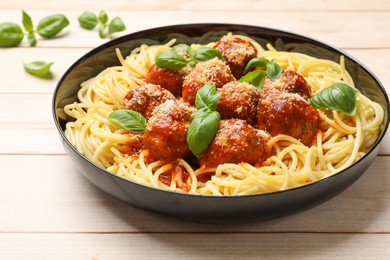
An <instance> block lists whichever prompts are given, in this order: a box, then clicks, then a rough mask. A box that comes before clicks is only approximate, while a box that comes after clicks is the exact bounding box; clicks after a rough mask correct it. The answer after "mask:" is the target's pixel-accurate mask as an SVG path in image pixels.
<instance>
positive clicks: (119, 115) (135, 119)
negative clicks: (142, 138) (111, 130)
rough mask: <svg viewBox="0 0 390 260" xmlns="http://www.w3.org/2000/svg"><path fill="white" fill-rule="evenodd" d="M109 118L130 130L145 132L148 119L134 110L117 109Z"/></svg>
mask: <svg viewBox="0 0 390 260" xmlns="http://www.w3.org/2000/svg"><path fill="white" fill-rule="evenodd" d="M107 119H108V120H111V121H114V122H116V123H117V124H119V125H120V126H121V127H123V128H124V129H126V130H127V131H129V132H134V133H143V132H145V129H146V123H147V121H146V119H145V117H143V115H141V114H140V113H138V112H137V111H134V110H127V109H119V110H115V111H114V112H112V113H111V114H110V115H109V116H108V117H107Z"/></svg>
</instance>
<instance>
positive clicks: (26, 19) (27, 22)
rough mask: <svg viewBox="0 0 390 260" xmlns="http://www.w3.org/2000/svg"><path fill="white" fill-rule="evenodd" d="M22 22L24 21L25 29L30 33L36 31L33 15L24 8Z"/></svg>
mask: <svg viewBox="0 0 390 260" xmlns="http://www.w3.org/2000/svg"><path fill="white" fill-rule="evenodd" d="M22 23H23V27H24V29H25V30H26V31H27V32H28V33H32V32H34V26H33V23H32V20H31V17H30V16H29V15H28V14H27V13H26V12H25V11H23V10H22Z"/></svg>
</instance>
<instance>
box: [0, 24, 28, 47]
mask: <svg viewBox="0 0 390 260" xmlns="http://www.w3.org/2000/svg"><path fill="white" fill-rule="evenodd" d="M23 38H24V33H23V30H22V28H21V27H20V26H19V25H18V24H16V23H9V22H7V23H1V24H0V47H15V46H18V45H19V44H20V43H21V42H22V40H23Z"/></svg>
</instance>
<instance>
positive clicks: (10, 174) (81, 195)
mask: <svg viewBox="0 0 390 260" xmlns="http://www.w3.org/2000/svg"><path fill="white" fill-rule="evenodd" d="M389 165H390V157H387V156H385V157H378V158H376V160H375V161H374V163H373V164H372V166H371V167H370V168H369V169H368V171H367V172H366V173H365V174H364V175H363V176H362V177H361V178H360V179H359V180H358V181H357V182H356V183H354V184H353V185H352V186H351V187H350V188H349V189H347V190H346V191H345V192H343V193H342V194H340V195H339V196H337V197H335V198H333V199H332V200H330V201H328V202H326V203H325V204H322V205H320V206H318V207H316V208H313V209H310V210H307V211H305V212H301V213H297V214H295V215H291V216H287V217H283V218H279V219H275V220H269V221H264V222H258V223H250V224H242V225H207V224H197V223H191V222H186V221H181V220H176V219H173V218H170V217H166V216H163V215H160V214H156V213H151V212H147V211H143V210H140V209H136V208H133V207H131V206H129V205H127V204H125V203H122V202H121V201H118V200H117V199H115V198H113V197H111V196H110V195H107V194H105V193H103V192H102V191H100V190H99V189H97V188H96V187H95V186H94V185H92V184H91V183H90V182H89V181H87V179H85V178H84V177H83V176H82V174H80V172H79V170H78V169H77V168H76V165H75V164H74V163H73V162H72V161H71V160H70V158H69V157H67V156H63V155H46V156H15V155H13V156H6V155H1V156H0V205H1V207H0V233H1V232H2V233H15V232H16V233H18V232H27V233H33V232H43V233H45V232H50V233H58V232H59V233H61V232H66V233H68V232H76V233H80V232H82V233H96V232H105V233H106V232H131V233H145V232H146V233H150V232H151V233H153V232H157V233H159V232H163V233H164V232H173V233H207V232H209V233H220V232H225V233H227V232H232V233H240V232H260V233H264V232H277V233H278V232H287V233H301V232H314V233H318V232H325V233H334V232H335V233H390V207H388V205H389V203H390V175H389V174H388V171H389V169H388V166H389ZM285 241H287V240H285ZM0 252H1V250H0ZM0 258H1V257H0Z"/></svg>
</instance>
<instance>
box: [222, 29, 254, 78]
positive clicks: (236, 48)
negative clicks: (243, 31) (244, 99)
mask: <svg viewBox="0 0 390 260" xmlns="http://www.w3.org/2000/svg"><path fill="white" fill-rule="evenodd" d="M214 48H216V49H217V50H219V51H220V52H221V54H222V55H223V56H224V58H225V59H226V61H227V63H228V65H229V67H230V69H231V71H232V73H233V75H234V77H236V78H237V79H239V78H241V76H242V73H243V70H244V67H245V65H246V64H247V63H248V61H250V60H251V59H253V58H256V57H257V50H256V48H255V46H254V45H253V44H252V43H251V42H250V41H248V40H245V39H243V38H241V37H237V36H233V35H231V34H229V35H226V36H224V37H222V38H221V39H220V40H219V41H218V42H217V43H216V44H215V46H214Z"/></svg>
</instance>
